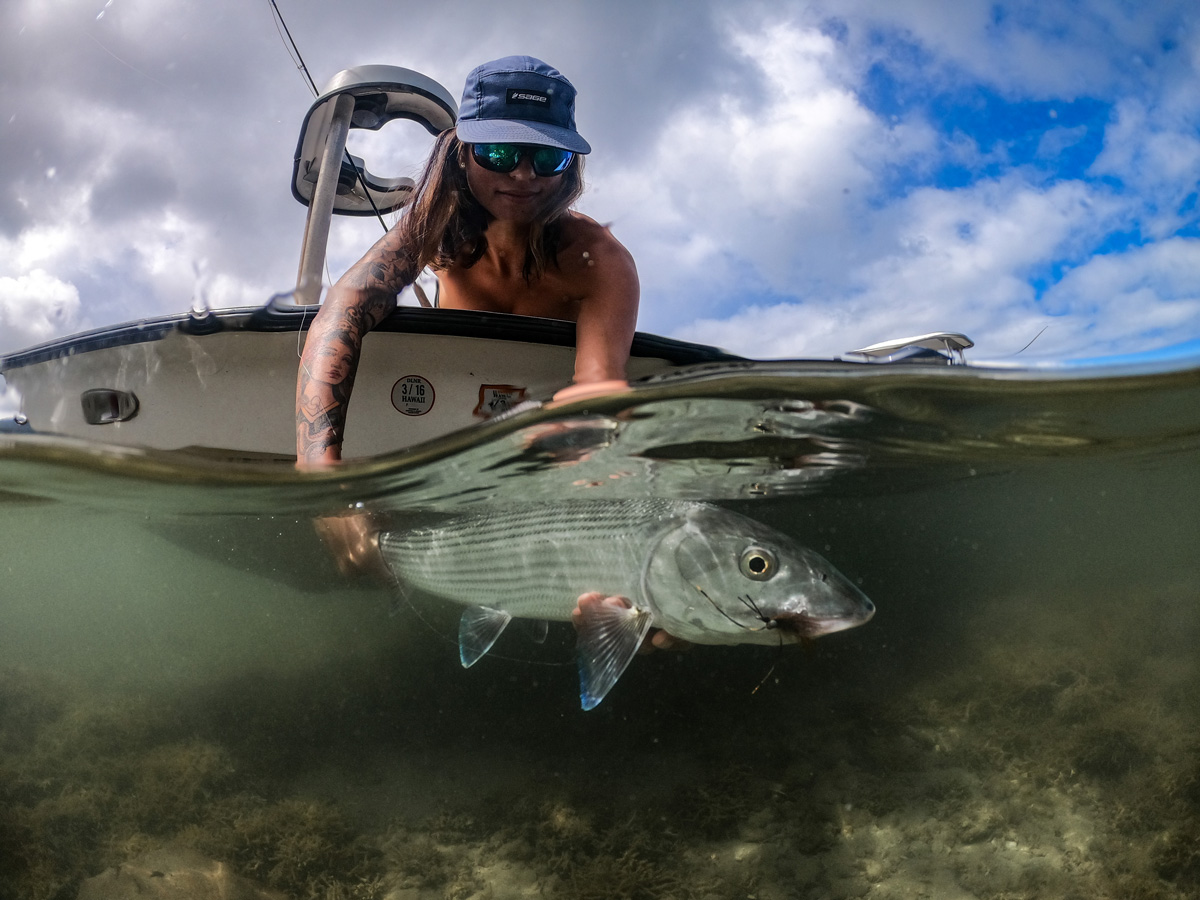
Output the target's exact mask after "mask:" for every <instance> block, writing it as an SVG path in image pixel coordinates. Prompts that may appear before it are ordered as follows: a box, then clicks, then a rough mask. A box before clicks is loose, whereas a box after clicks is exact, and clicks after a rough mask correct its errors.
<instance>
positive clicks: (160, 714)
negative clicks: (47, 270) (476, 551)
mask: <svg viewBox="0 0 1200 900" xmlns="http://www.w3.org/2000/svg"><path fill="white" fill-rule="evenodd" d="M867 368H870V367H867ZM647 499H656V500H659V499H669V500H689V501H691V500H703V501H709V502H711V503H713V504H715V505H717V506H719V507H720V508H721V509H723V510H727V511H729V512H732V513H737V514H739V515H741V516H745V517H748V518H750V519H753V520H755V521H756V522H759V523H762V524H763V525H766V526H769V527H771V528H774V529H777V530H778V531H780V532H783V533H784V534H786V535H788V536H789V537H791V538H793V539H795V540H796V541H798V542H799V543H800V544H802V545H803V546H805V547H807V548H810V549H811V550H812V551H814V552H816V553H818V554H820V555H821V556H822V557H824V558H825V559H826V560H828V561H829V563H831V564H832V566H834V567H836V569H837V570H838V571H839V572H840V573H841V574H842V575H844V576H845V577H846V579H847V580H848V581H849V582H851V583H852V584H853V585H855V586H856V587H857V588H858V589H861V591H862V592H863V593H864V594H865V595H866V597H869V598H870V601H871V602H872V603H873V604H874V608H875V613H874V617H873V618H871V620H870V621H866V622H863V623H861V624H859V625H858V626H857V627H852V628H847V629H846V630H843V631H839V632H838V633H833V634H825V635H823V636H820V637H817V638H811V639H805V640H803V641H801V643H800V646H788V647H784V646H782V645H781V644H775V645H772V644H771V643H764V644H762V645H760V646H693V647H690V648H688V649H683V650H659V651H656V652H652V653H645V654H643V655H640V656H638V657H637V658H635V659H634V660H633V662H632V664H631V665H630V666H629V668H628V669H627V670H626V671H625V672H624V674H623V675H622V676H621V677H620V680H619V681H618V682H617V683H616V684H615V686H613V687H612V689H611V691H609V693H608V694H607V696H606V697H605V698H604V699H603V702H602V703H600V704H599V705H598V706H596V708H595V709H591V710H588V711H584V710H583V709H581V704H580V688H579V675H578V672H577V669H576V664H575V660H574V653H573V647H574V642H575V634H574V631H573V629H572V628H571V626H570V625H569V624H566V623H564V622H552V623H551V624H550V628H549V633H548V635H547V636H546V639H545V640H544V642H542V643H538V642H536V641H534V640H530V639H529V637H528V635H526V634H523V633H522V632H521V629H517V628H513V629H510V630H509V631H508V632H506V633H505V634H503V635H502V636H500V638H499V640H498V641H497V642H496V644H495V647H494V649H493V650H492V652H491V653H488V654H487V656H486V657H485V658H483V659H480V660H479V661H478V662H477V663H476V664H475V665H473V666H472V667H471V668H469V669H468V668H464V667H463V665H462V664H461V663H460V659H459V646H458V644H459V640H458V619H459V615H460V613H461V612H462V607H460V606H458V605H456V604H454V603H450V602H447V601H446V600H444V599H441V598H439V597H437V596H434V595H432V594H429V593H427V592H422V591H421V590H419V589H416V590H410V589H403V590H402V589H401V588H400V587H399V586H398V584H397V583H395V579H393V578H392V577H389V576H388V575H387V574H386V573H371V572H365V573H359V574H356V575H343V574H342V573H341V572H339V570H338V567H337V565H336V564H335V562H334V559H333V557H332V555H331V554H330V553H329V552H328V550H327V549H326V548H325V547H324V546H323V545H322V543H321V540H320V538H319V537H318V535H317V532H316V531H315V530H314V527H313V519H314V518H315V517H321V516H329V515H341V514H347V515H365V516H370V517H372V520H373V521H375V522H377V523H378V524H379V527H380V528H384V529H388V530H390V531H392V532H394V533H397V534H403V533H405V529H406V520H407V519H408V517H410V516H411V515H413V514H415V513H421V514H434V515H449V514H473V513H474V512H477V511H482V510H495V509H501V510H504V509H507V508H510V507H512V506H514V505H518V504H519V505H522V507H523V508H529V507H537V508H542V507H546V508H554V507H555V506H556V505H562V504H565V503H573V502H575V501H581V500H588V501H592V500H603V501H612V502H613V503H615V504H620V503H622V502H626V501H628V502H631V503H633V502H639V501H643V500H647ZM1198 500H1200V368H1196V367H1195V361H1194V360H1193V361H1192V364H1191V366H1190V367H1189V366H1181V367H1178V368H1174V369H1167V370H1163V371H1129V372H1122V371H1118V370H1114V371H1103V372H1098V371H1095V370H1079V371H1072V372H1067V371H1064V372H1060V373H1058V374H1051V375H1041V376H1037V377H1034V376H1033V375H1030V374H1029V373H1028V372H1024V373H1022V372H1021V371H1018V370H1013V371H1011V372H1005V371H1003V370H997V371H994V372H992V373H990V374H980V370H971V369H970V368H969V367H943V368H942V369H938V370H936V371H934V370H927V371H920V370H919V367H918V368H910V367H904V366H895V367H882V368H876V369H871V373H870V375H869V376H864V375H855V374H843V375H840V376H839V375H836V374H826V375H824V376H821V377H817V376H815V375H813V374H812V373H805V372H798V371H795V370H792V369H789V367H788V365H787V364H786V363H779V364H759V365H756V366H749V365H747V366H743V367H736V366H725V367H724V368H722V367H719V366H714V367H711V368H710V369H706V368H705V367H703V366H701V367H696V368H693V369H691V370H688V371H687V372H686V373H685V374H680V375H671V376H663V377H660V378H650V379H647V380H646V381H644V382H642V383H640V384H639V385H637V386H636V389H635V390H634V391H632V392H630V393H628V394H622V395H618V396H613V397H609V398H603V399H601V400H596V401H592V402H591V403H590V404H586V405H585V404H575V405H573V406H568V407H564V408H562V409H559V410H551V409H546V408H540V409H528V410H525V411H517V412H515V413H513V414H510V415H506V416H500V417H498V418H497V419H494V420H492V421H490V422H488V423H485V424H483V425H480V426H479V427H478V428H475V429H472V430H469V431H467V432H462V433H458V434H455V435H451V436H450V437H448V438H446V439H444V440H442V441H440V442H436V443H433V444H426V445H422V446H419V447H416V448H414V449H412V450H410V451H406V452H404V453H400V454H397V455H395V456H390V457H377V458H372V459H369V460H363V461H359V462H353V463H348V464H346V465H345V466H343V467H341V468H340V469H338V470H336V471H333V472H322V473H307V474H298V473H296V472H295V471H294V470H293V469H292V468H291V467H290V466H288V465H281V464H278V463H273V464H272V463H240V464H228V463H218V462H214V461H212V460H209V459H204V458H202V457H199V456H194V455H189V454H186V453H168V452H150V451H140V450H136V449H129V448H117V447H109V446H105V445H100V444H92V443H84V442H81V441H73V440H67V439H62V438H54V437H49V436H42V435H36V434H26V433H6V434H0V546H2V547H3V548H4V552H3V557H2V558H0V808H2V809H3V815H2V816H0V898H3V900H10V898H11V900H74V898H76V897H78V898H81V900H88V898H92V900H96V898H115V897H122V898H123V897H135V896H147V897H245V898H280V897H286V898H297V900H299V898H320V900H335V898H336V900H350V898H353V900H434V898H447V900H450V898H452V900H468V898H476V900H503V898H524V897H539V898H541V897H544V898H578V900H592V898H596V900H599V898H627V900H634V898H679V900H716V898H753V900H791V898H812V900H816V898H858V897H867V898H875V900H886V898H897V900H898V898H915V897H936V898H948V900H960V898H961V900H967V898H980V900H982V898H992V900H1000V898H1003V900H1025V898H1080V900H1082V898H1089V900H1095V898H1122V900H1127V898H1138V900H1142V898H1144V900H1175V898H1187V897H1195V896H1197V895H1200V705H1198V704H1197V703H1196V697H1197V695H1198V694H1200V653H1198V650H1197V648H1198V647H1200V554H1197V542H1198V538H1200V504H1198V503H1197V501H1198ZM513 540H514V541H518V540H520V536H519V535H514V537H513ZM464 555H465V556H469V555H470V554H469V551H464ZM463 564H464V565H466V564H467V560H466V559H464V563H463ZM397 574H399V573H397ZM549 575H550V573H548V574H547V578H549ZM572 599H573V598H572Z"/></svg>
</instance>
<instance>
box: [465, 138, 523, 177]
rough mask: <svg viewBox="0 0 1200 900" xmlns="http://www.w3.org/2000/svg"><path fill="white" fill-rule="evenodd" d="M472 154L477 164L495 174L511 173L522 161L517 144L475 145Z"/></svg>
mask: <svg viewBox="0 0 1200 900" xmlns="http://www.w3.org/2000/svg"><path fill="white" fill-rule="evenodd" d="M472 152H473V153H474V154H475V161H476V162H477V163H479V164H480V165H481V166H483V167H484V168H485V169H491V170H492V171H493V172H511V171H512V170H513V169H515V168H516V167H517V163H518V162H520V161H521V150H520V148H519V147H518V146H517V145H516V144H475V145H474V147H473V148H472Z"/></svg>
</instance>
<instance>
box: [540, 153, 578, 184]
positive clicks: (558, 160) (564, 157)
mask: <svg viewBox="0 0 1200 900" xmlns="http://www.w3.org/2000/svg"><path fill="white" fill-rule="evenodd" d="M574 158H575V154H574V153H572V152H571V151H570V150H560V149H559V148H557V147H538V148H537V149H536V150H534V151H533V171H534V172H536V173H537V174H538V175H539V176H540V177H542V178H548V177H549V176H551V175H561V174H562V173H563V172H565V171H567V167H568V166H570V165H571V160H573V159H574Z"/></svg>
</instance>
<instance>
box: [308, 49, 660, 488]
mask: <svg viewBox="0 0 1200 900" xmlns="http://www.w3.org/2000/svg"><path fill="white" fill-rule="evenodd" d="M589 152H591V147H590V146H589V145H588V143H587V141H585V140H584V139H583V138H582V137H580V135H579V133H578V132H577V131H576V130H575V88H574V87H573V86H572V85H571V83H570V82H569V81H567V79H566V78H564V77H563V76H562V75H561V74H560V73H559V72H558V71H557V70H556V69H554V68H552V67H550V66H548V65H546V63H544V62H542V61H541V60H537V59H534V58H532V57H528V56H510V57H505V58H504V59H499V60H495V61H494V62H490V63H484V64H483V65H481V66H479V67H477V68H476V69H474V70H473V71H472V72H471V74H470V75H468V76H467V83H466V86H465V88H464V89H463V97H462V104H461V108H460V110H459V119H458V124H457V126H456V127H455V128H453V129H449V130H447V131H445V132H443V133H442V134H441V136H439V137H438V140H437V143H436V144H435V145H434V148H433V151H432V153H431V154H430V157H429V160H428V162H427V163H426V166H425V171H424V173H423V175H422V176H421V180H420V183H419V184H418V185H417V188H416V192H415V193H416V199H415V200H414V201H413V203H412V205H411V206H410V208H409V209H408V211H407V212H406V213H405V214H404V215H403V216H402V217H401V219H400V221H399V222H398V223H397V224H396V225H395V226H394V227H393V228H392V229H391V230H390V231H389V232H388V233H387V234H386V235H384V236H383V237H382V238H381V239H380V240H379V242H378V243H376V244H375V246H374V247H372V248H371V250H370V251H369V252H368V253H367V255H366V256H364V257H363V258H362V259H361V260H359V262H358V263H357V264H355V265H354V266H353V267H352V268H351V269H350V270H349V271H348V272H346V274H345V275H343V276H342V277H341V278H340V279H338V282H337V284H335V285H334V286H333V287H332V288H330V290H329V293H328V295H327V297H326V299H325V303H324V305H323V306H322V307H321V311H320V312H319V313H318V314H317V317H316V319H315V320H314V321H313V324H312V327H311V328H310V329H309V332H308V339H307V341H306V343H305V347H304V354H303V356H302V358H301V366H300V372H299V376H298V379H297V385H296V458H297V464H298V465H301V466H322V465H328V464H332V463H335V462H336V461H338V460H340V459H341V445H342V436H343V434H344V431H345V425H346V410H347V406H348V404H349V402H350V393H351V390H352V389H353V386H354V374H355V371H356V370H357V367H358V359H359V354H360V351H361V348H362V339H363V335H364V334H366V333H367V332H368V331H370V330H371V329H372V328H374V327H375V326H376V325H378V324H379V322H380V321H382V320H383V318H384V317H385V316H387V315H388V313H390V312H391V311H392V310H393V309H394V308H395V306H396V294H397V293H398V292H399V291H400V290H401V289H403V288H404V287H405V286H407V285H409V284H411V283H412V282H413V281H414V280H415V279H416V277H417V275H418V274H419V273H420V272H421V270H422V269H424V268H426V267H430V268H432V269H433V271H434V272H435V273H436V274H437V278H438V282H439V291H438V297H439V304H438V305H439V306H442V307H447V308H452V309H482V310H494V311H499V312H507V313H515V314H517V315H527V316H545V317H548V318H553V319H566V320H568V321H573V322H575V323H576V350H575V377H574V385H573V386H572V387H570V388H567V389H566V390H564V391H560V392H559V394H557V395H556V397H557V398H559V399H570V398H572V397H575V396H584V395H587V394H589V393H602V392H605V391H608V390H612V389H615V388H619V387H621V386H623V385H624V383H625V363H626V362H627V360H628V357H629V346H630V343H631V342H632V340H633V331H634V325H635V323H636V321H637V307H638V278H637V270H636V268H635V267H634V263H633V258H632V257H631V256H630V255H629V253H628V251H627V250H626V249H625V248H624V247H623V246H621V244H620V243H619V242H618V241H617V240H616V238H614V237H613V236H612V235H611V234H610V233H609V231H608V229H606V228H604V227H603V226H601V225H599V224H598V223H596V222H595V221H594V220H592V219H590V218H588V217H587V216H584V215H581V214H579V213H577V212H574V211H573V210H571V209H570V206H571V204H572V203H573V202H574V201H575V200H576V199H577V198H578V197H579V195H580V193H581V192H582V190H583V156H584V155H585V154H587V153H589ZM331 358H336V359H337V360H338V364H337V365H336V366H331V365H329V364H328V360H329V359H331ZM331 372H332V373H333V375H330V374H327V373H331ZM335 376H336V380H335Z"/></svg>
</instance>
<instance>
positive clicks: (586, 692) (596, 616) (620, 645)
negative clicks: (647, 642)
mask: <svg viewBox="0 0 1200 900" xmlns="http://www.w3.org/2000/svg"><path fill="white" fill-rule="evenodd" d="M581 611H582V613H583V620H582V621H581V622H580V623H579V624H578V638H577V641H576V653H577V654H578V658H579V702H580V705H581V706H582V707H583V708H584V709H585V710H586V709H595V708H596V707H597V706H599V705H600V701H601V700H603V699H604V696H605V695H606V694H607V693H608V692H609V690H611V689H612V686H613V685H614V684H616V683H617V679H618V678H620V677H621V674H622V673H623V672H624V671H625V669H626V668H627V667H628V666H629V663H630V662H631V661H632V660H633V657H634V655H636V654H637V652H638V648H639V647H641V646H642V639H643V638H645V636H646V632H648V631H649V630H650V614H649V613H648V612H646V611H645V610H641V609H638V608H637V607H623V606H610V605H608V604H601V603H597V604H589V605H588V606H586V607H584V608H583V609H582V610H581Z"/></svg>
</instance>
